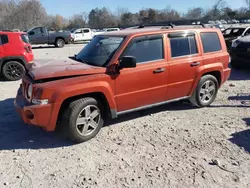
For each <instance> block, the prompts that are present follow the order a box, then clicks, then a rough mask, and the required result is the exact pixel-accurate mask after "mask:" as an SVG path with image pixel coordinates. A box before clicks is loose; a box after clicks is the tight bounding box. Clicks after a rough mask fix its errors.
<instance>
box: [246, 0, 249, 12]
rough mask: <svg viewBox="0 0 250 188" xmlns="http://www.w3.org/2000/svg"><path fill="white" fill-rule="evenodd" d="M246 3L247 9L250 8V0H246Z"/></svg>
mask: <svg viewBox="0 0 250 188" xmlns="http://www.w3.org/2000/svg"><path fill="white" fill-rule="evenodd" d="M245 2H246V5H247V9H248V10H250V0H245Z"/></svg>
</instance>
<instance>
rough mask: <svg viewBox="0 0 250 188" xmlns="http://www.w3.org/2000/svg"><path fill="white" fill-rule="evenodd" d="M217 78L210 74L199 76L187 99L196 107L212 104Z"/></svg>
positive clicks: (216, 89) (215, 92) (217, 85)
mask: <svg viewBox="0 0 250 188" xmlns="http://www.w3.org/2000/svg"><path fill="white" fill-rule="evenodd" d="M218 88H219V84H218V80H217V79H216V78H215V77H214V76H212V75H205V76H203V77H202V78H201V80H200V82H199V84H198V86H197V88H196V90H195V91H194V93H193V95H192V96H191V98H190V99H189V101H190V102H191V103H192V104H193V105H194V106H197V107H207V106H209V105H210V104H212V103H213V102H214V100H215V98H216V96H217V93H218Z"/></svg>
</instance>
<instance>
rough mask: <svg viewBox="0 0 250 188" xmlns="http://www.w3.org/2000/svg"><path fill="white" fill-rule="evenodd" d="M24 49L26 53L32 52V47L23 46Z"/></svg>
mask: <svg viewBox="0 0 250 188" xmlns="http://www.w3.org/2000/svg"><path fill="white" fill-rule="evenodd" d="M24 49H25V51H26V52H27V53H31V52H32V48H31V46H24Z"/></svg>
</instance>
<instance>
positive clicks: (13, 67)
mask: <svg viewBox="0 0 250 188" xmlns="http://www.w3.org/2000/svg"><path fill="white" fill-rule="evenodd" d="M24 73H25V68H24V66H23V65H22V64H21V63H20V62H18V61H9V62H7V63H5V64H4V66H3V69H2V75H3V77H4V78H5V79H6V80H8V81H16V80H20V79H21V78H22V76H23V74H24Z"/></svg>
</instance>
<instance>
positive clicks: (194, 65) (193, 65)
mask: <svg viewBox="0 0 250 188" xmlns="http://www.w3.org/2000/svg"><path fill="white" fill-rule="evenodd" d="M200 64H201V63H200V62H193V63H191V67H196V66H199V65H200Z"/></svg>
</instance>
